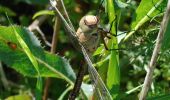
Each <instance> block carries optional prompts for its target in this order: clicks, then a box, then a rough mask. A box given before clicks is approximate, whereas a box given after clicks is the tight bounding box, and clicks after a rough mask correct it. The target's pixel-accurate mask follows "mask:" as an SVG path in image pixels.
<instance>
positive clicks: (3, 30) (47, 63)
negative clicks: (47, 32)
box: [0, 26, 75, 84]
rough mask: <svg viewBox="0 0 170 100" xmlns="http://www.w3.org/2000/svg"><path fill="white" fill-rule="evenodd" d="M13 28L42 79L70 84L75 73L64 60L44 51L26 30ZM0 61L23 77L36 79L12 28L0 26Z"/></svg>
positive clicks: (33, 70)
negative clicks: (53, 79)
mask: <svg viewBox="0 0 170 100" xmlns="http://www.w3.org/2000/svg"><path fill="white" fill-rule="evenodd" d="M13 27H14V28H15V29H16V31H17V32H18V34H19V35H20V36H21V37H22V39H23V40H24V42H25V43H26V44H27V46H28V47H29V49H30V51H31V52H32V53H33V55H34V56H35V58H36V60H37V61H38V64H39V71H40V74H41V76H42V77H57V78H62V79H65V80H66V81H68V82H69V83H71V84H72V81H73V80H75V73H74V72H73V70H72V68H71V66H70V64H69V62H68V61H67V60H66V59H64V58H62V57H60V56H57V55H54V54H50V53H48V52H46V51H44V50H43V49H42V47H41V45H40V42H39V41H38V39H37V38H36V37H35V36H34V34H33V33H32V32H30V31H28V30H27V29H26V28H23V27H20V26H13ZM14 47H15V48H14ZM0 60H1V61H3V62H4V63H5V64H7V65H8V66H10V67H11V68H13V69H15V70H16V71H18V72H19V73H21V74H23V75H25V76H28V77H37V72H36V70H35V68H34V67H33V65H32V63H31V62H30V60H29V58H28V57H27V55H26V54H25V52H24V51H23V49H22V48H21V46H20V44H19V43H18V41H17V39H16V38H15V34H14V32H13V29H12V27H3V26H0Z"/></svg>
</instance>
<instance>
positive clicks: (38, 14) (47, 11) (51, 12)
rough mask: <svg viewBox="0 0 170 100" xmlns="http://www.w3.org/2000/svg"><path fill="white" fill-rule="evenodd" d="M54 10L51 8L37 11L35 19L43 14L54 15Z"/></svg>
mask: <svg viewBox="0 0 170 100" xmlns="http://www.w3.org/2000/svg"><path fill="white" fill-rule="evenodd" d="M54 14H55V13H54V11H50V10H41V11H39V12H37V13H35V14H34V16H33V19H35V18H36V17H38V16H42V15H54Z"/></svg>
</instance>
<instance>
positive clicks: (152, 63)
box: [139, 0, 170, 100]
mask: <svg viewBox="0 0 170 100" xmlns="http://www.w3.org/2000/svg"><path fill="white" fill-rule="evenodd" d="M169 17H170V0H168V3H167V9H166V12H165V15H164V17H163V20H162V23H161V27H160V30H159V33H158V36H157V41H156V45H155V48H154V51H153V54H152V57H151V61H150V63H149V65H148V71H147V74H146V77H145V81H144V86H143V88H142V91H141V94H140V97H139V100H145V99H146V96H147V92H148V90H149V88H150V85H151V83H152V75H153V72H154V68H155V65H156V61H157V58H158V56H159V52H160V48H161V45H162V40H163V37H164V33H165V31H166V28H167V25H168V22H169Z"/></svg>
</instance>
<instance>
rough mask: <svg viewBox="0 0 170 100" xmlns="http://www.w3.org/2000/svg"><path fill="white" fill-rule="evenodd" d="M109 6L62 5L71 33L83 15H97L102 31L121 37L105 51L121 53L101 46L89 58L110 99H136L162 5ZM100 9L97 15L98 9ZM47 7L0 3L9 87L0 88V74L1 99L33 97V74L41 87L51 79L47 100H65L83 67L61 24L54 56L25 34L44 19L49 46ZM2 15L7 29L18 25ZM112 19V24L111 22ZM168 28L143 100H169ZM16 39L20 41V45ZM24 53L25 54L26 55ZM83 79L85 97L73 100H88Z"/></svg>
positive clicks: (18, 0)
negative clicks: (35, 21)
mask: <svg viewBox="0 0 170 100" xmlns="http://www.w3.org/2000/svg"><path fill="white" fill-rule="evenodd" d="M109 1H112V0H106V1H105V2H104V3H103V4H102V5H101V4H100V2H101V1H100V0H80V1H78V0H75V1H73V0H64V3H65V5H66V9H67V10H68V13H69V16H70V19H71V21H72V22H73V25H74V26H75V28H77V27H78V24H77V23H79V20H80V18H81V17H82V16H84V15H86V14H96V13H97V12H100V24H101V26H102V27H105V28H106V29H107V30H108V29H109V27H110V26H111V25H110V24H111V23H112V22H113V26H112V29H111V31H112V33H113V34H116V33H117V34H121V33H126V35H125V34H122V35H119V36H117V37H115V36H112V39H110V40H109V43H108V47H109V48H114V49H118V48H119V49H120V50H112V51H107V50H105V49H104V46H103V44H102V43H100V45H99V48H98V49H97V50H96V52H95V54H94V55H93V61H94V65H95V66H96V68H97V69H98V72H99V74H100V75H101V77H102V79H103V80H104V82H105V83H106V85H107V87H108V88H109V90H110V92H111V94H112V95H115V94H116V98H117V99H122V100H136V99H137V98H138V95H139V92H140V90H141V86H142V84H143V80H144V77H145V74H146V70H147V66H148V63H149V61H150V58H151V55H152V52H153V48H154V44H155V41H156V36H157V33H158V31H159V29H160V22H161V21H162V18H163V13H164V10H165V8H166V3H167V0H149V1H148V0H141V1H134V0H129V1H127V2H125V1H126V0H115V1H116V2H113V1H114V0H113V1H112V2H113V5H108V4H111V3H108V2H109ZM100 5H101V10H99V9H97V8H98V7H99V6H100ZM47 6H49V5H48V0H42V1H41V2H39V0H13V1H10V2H9V1H8V0H7V1H4V0H2V1H0V25H1V26H0V61H2V66H3V71H4V74H5V75H6V78H7V81H8V85H7V87H8V88H6V87H5V85H4V84H1V83H4V80H3V78H4V77H2V75H1V74H0V78H1V80H2V81H0V87H1V88H0V99H5V98H8V99H7V100H11V98H14V97H17V98H25V96H26V98H29V96H30V94H31V95H32V96H33V95H34V96H33V97H35V94H36V93H35V92H36V89H35V85H36V80H35V78H37V77H38V72H39V74H40V76H41V77H42V82H43V84H45V81H44V80H45V78H46V77H53V78H52V82H51V86H50V88H49V98H50V99H58V98H60V99H66V98H67V97H68V94H69V92H70V89H71V88H72V86H73V82H74V81H75V78H76V73H77V71H78V69H79V67H80V66H85V65H86V64H85V62H84V61H83V57H82V55H81V52H78V51H77V50H76V49H75V48H74V47H73V46H72V43H71V42H70V39H69V38H70V37H68V36H67V35H66V34H65V32H66V31H65V30H64V25H63V24H62V22H60V25H61V29H60V31H59V34H58V41H57V47H56V49H57V50H56V51H57V54H51V53H49V51H50V47H48V46H47V45H46V44H45V41H44V40H43V38H42V37H41V35H40V34H38V32H30V31H29V30H28V29H27V27H28V26H29V25H30V24H31V23H32V22H33V19H34V20H35V19H37V18H39V17H41V16H48V18H47V19H46V20H45V22H43V23H42V25H41V26H40V28H41V30H42V31H43V32H44V33H45V37H46V38H47V40H48V41H50V42H51V40H52V32H53V27H54V21H53V20H54V15H55V13H54V12H53V11H51V10H50V11H49V10H47ZM111 6H112V7H111ZM23 9H24V10H23ZM110 12H112V13H110ZM5 13H7V15H8V16H9V18H10V20H11V23H12V24H13V23H15V24H19V25H20V26H17V25H12V26H10V25H9V21H8V19H7V17H6V14H5ZM108 13H109V14H108ZM107 15H108V16H107ZM115 16H116V20H114V19H115ZM7 26H8V27H7ZM169 29H170V23H169V26H168V28H167V31H166V33H165V38H164V41H163V45H162V48H161V52H160V56H159V59H158V61H157V64H156V68H155V70H154V80H153V83H152V86H151V89H150V91H149V93H148V100H165V99H167V98H169V77H170V68H169V66H170V62H169V61H170V49H169V46H170V42H169V40H170V35H169V33H170V32H169V31H170V30H169ZM16 34H18V35H19V36H20V40H19V39H18V38H17V37H16ZM116 39H118V41H117V40H116ZM21 40H22V41H21ZM21 42H22V43H24V44H22V43H21ZM115 43H116V46H115V45H114V44H115ZM24 45H25V46H26V47H24ZM121 49H123V50H121ZM27 50H29V53H28V54H27V53H26V52H27ZM30 54H31V55H32V57H33V58H35V59H34V61H36V62H37V64H38V67H37V70H36V69H35V65H36V64H34V63H32V60H31V59H32V58H29V55H30ZM114 57H115V58H114ZM67 59H69V60H67ZM113 59H116V60H117V61H116V62H117V63H115V62H113V61H114V60H113ZM115 66H116V67H115ZM114 68H115V70H114ZM73 70H74V71H73ZM37 71H38V72H37ZM0 73H2V71H1V72H0ZM119 74H120V75H119ZM85 77H86V78H85V79H84V83H83V86H82V90H83V92H84V94H83V92H82V93H81V94H80V95H79V97H78V98H85V97H89V96H91V95H92V93H91V92H89V91H90V89H92V87H91V84H90V80H89V78H88V73H87V75H86V76H85ZM85 83H87V84H85ZM89 84H90V85H89ZM43 86H44V85H43ZM114 86H118V87H114ZM116 89H117V90H116ZM113 90H115V91H113ZM28 91H29V92H28ZM127 91H128V92H127ZM25 92H26V93H25ZM28 94H29V95H28ZM13 95H15V96H13ZM18 100H19V99H18ZM28 100H29V99H28Z"/></svg>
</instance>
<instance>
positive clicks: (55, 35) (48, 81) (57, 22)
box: [43, 17, 60, 100]
mask: <svg viewBox="0 0 170 100" xmlns="http://www.w3.org/2000/svg"><path fill="white" fill-rule="evenodd" d="M59 29H60V19H59V17H56V19H55V24H54V31H53V38H52V46H51V53H53V54H54V53H55V51H56V46H57V39H58V32H59ZM50 84H51V79H50V78H47V79H46V82H45V88H44V95H43V100H47V97H48V89H49V86H50Z"/></svg>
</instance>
